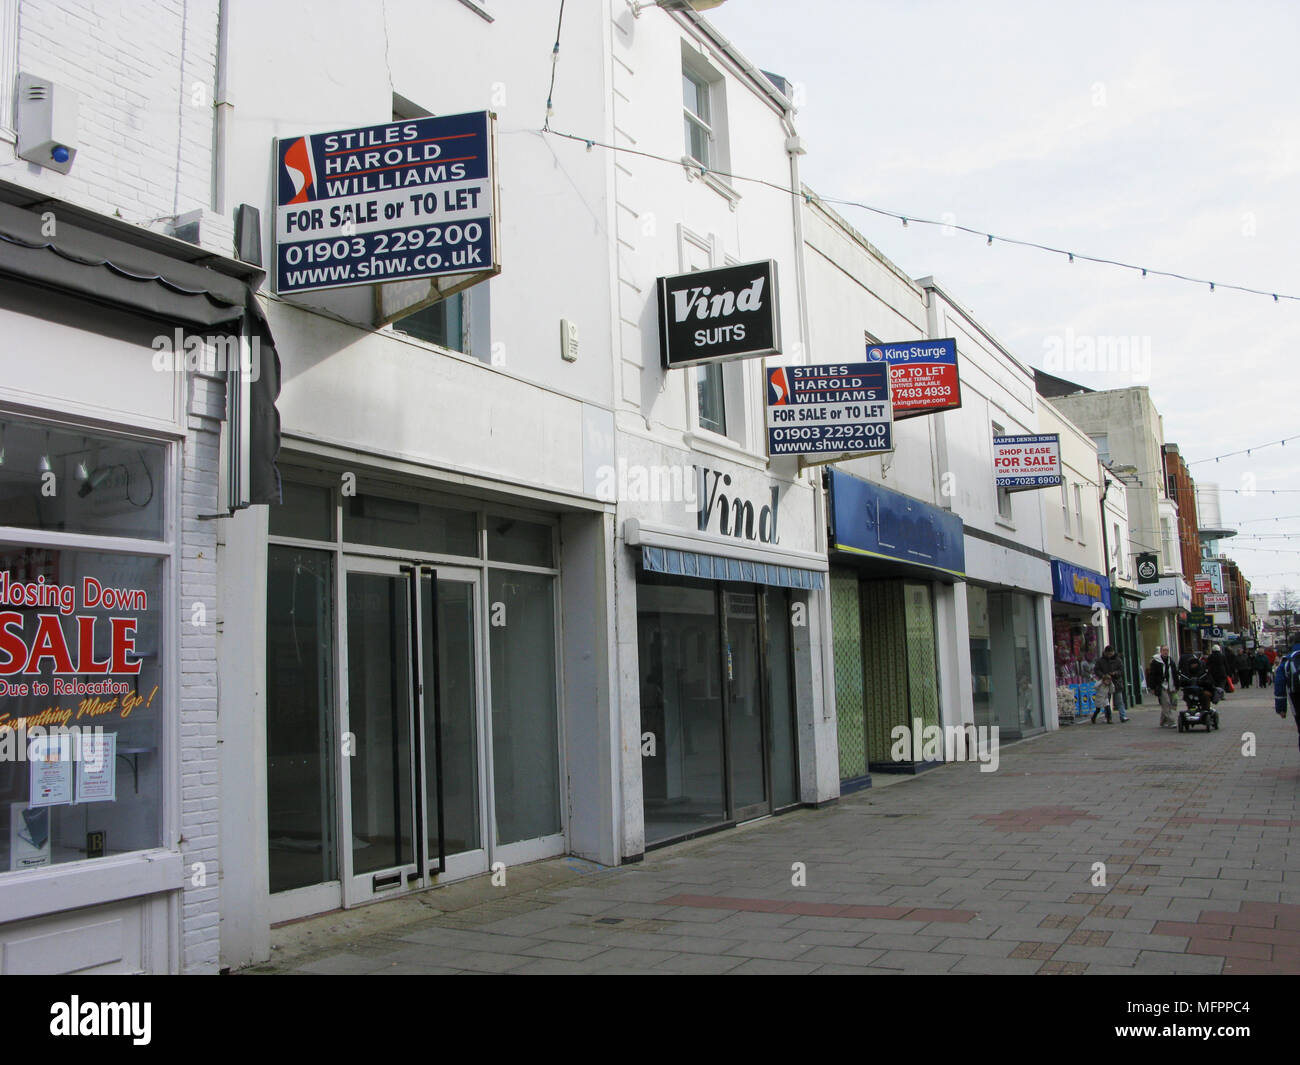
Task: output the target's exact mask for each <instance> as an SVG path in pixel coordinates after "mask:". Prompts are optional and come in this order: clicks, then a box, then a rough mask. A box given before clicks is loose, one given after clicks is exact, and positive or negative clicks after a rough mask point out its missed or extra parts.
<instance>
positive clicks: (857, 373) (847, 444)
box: [767, 362, 894, 455]
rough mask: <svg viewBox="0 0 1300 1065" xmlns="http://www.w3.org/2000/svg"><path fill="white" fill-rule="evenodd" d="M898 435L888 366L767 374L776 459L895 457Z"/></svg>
mask: <svg viewBox="0 0 1300 1065" xmlns="http://www.w3.org/2000/svg"><path fill="white" fill-rule="evenodd" d="M893 429H894V419H893V409H892V407H891V406H890V402H889V367H888V366H886V365H885V364H884V363H870V362H858V363H845V364H841V365H838V366H781V367H777V368H773V369H769V370H768V371H767V450H768V454H770V455H825V454H838V453H846V454H847V453H859V454H860V453H864V452H867V453H870V452H877V451H892V450H893V447H894V442H893V435H894V434H893Z"/></svg>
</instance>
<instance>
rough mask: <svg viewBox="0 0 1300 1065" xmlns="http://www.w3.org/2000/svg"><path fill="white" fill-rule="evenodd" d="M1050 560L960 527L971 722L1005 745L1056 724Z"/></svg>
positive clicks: (1003, 541)
mask: <svg viewBox="0 0 1300 1065" xmlns="http://www.w3.org/2000/svg"><path fill="white" fill-rule="evenodd" d="M1049 561H1050V560H1049V559H1048V558H1047V556H1045V555H1041V554H1040V553H1038V552H1032V553H1031V552H1029V551H1027V550H1023V549H1021V548H1019V547H1017V546H1015V545H1013V544H1012V543H1011V542H1010V541H1006V540H1003V539H1002V538H1000V537H996V538H995V537H990V536H987V535H985V534H981V533H980V532H978V531H977V530H974V529H972V528H971V527H970V526H967V527H966V580H967V583H966V618H967V625H968V639H969V654H970V676H971V698H972V703H973V711H974V721H975V724H976V725H977V726H982V727H993V726H996V727H997V728H998V729H999V736H1000V737H1001V739H1002V740H1003V741H1004V742H1005V741H1007V740H1015V739H1021V738H1023V737H1025V736H1030V735H1034V734H1035V733H1038V732H1041V731H1042V730H1043V729H1045V728H1050V727H1055V724H1056V692H1055V683H1054V673H1053V663H1052V643H1051V642H1050V641H1051V634H1052V626H1051V610H1050V604H1051V590H1052V578H1051V567H1050V566H1049V564H1048V563H1049ZM1048 706H1051V707H1052V713H1051V716H1050V719H1049V717H1048V715H1047V714H1046V713H1045V708H1046V707H1048Z"/></svg>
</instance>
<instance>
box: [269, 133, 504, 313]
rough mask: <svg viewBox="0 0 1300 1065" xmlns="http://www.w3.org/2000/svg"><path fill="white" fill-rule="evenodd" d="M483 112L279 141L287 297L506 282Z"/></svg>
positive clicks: (281, 287)
mask: <svg viewBox="0 0 1300 1065" xmlns="http://www.w3.org/2000/svg"><path fill="white" fill-rule="evenodd" d="M493 132H494V123H493V116H492V115H491V114H489V113H488V112H486V111H474V112H470V113H468V114H462V115H442V116H439V117H437V118H433V117H430V118H415V119H408V120H405V121H402V122H389V123H385V124H383V125H379V126H366V127H362V128H358V129H344V130H336V131H334V132H332V133H315V134H310V135H307V136H302V137H286V138H282V139H280V140H277V141H276V144H275V162H276V179H275V182H276V198H275V289H276V291H277V292H279V293H290V292H313V291H318V290H320V289H332V288H346V287H349V286H352V285H372V284H377V283H380V282H389V281H412V280H416V279H418V278H433V277H443V276H447V275H453V274H489V275H490V274H492V273H496V272H498V271H499V269H500V267H499V264H498V263H497V249H496V226H495V219H496V178H495V173H494V156H495V151H494V146H493Z"/></svg>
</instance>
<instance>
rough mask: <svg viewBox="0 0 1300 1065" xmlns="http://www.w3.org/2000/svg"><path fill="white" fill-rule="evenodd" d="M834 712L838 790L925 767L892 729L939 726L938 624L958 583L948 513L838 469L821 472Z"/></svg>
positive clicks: (956, 546) (959, 558) (957, 540)
mask: <svg viewBox="0 0 1300 1065" xmlns="http://www.w3.org/2000/svg"><path fill="white" fill-rule="evenodd" d="M827 484H828V487H829V492H830V495H829V501H828V507H829V519H830V521H829V527H830V530H829V532H830V534H829V541H830V552H831V554H830V558H831V573H830V589H831V615H832V625H833V639H834V668H835V706H836V718H837V722H836V725H837V735H838V746H839V773H840V780H841V784H840V787H841V790H842V791H852V790H856V789H857V788H860V787H864V786H868V785H869V784H870V780H871V773H873V772H886V773H893V772H916V771H917V770H918V769H921V768H924V767H925V766H926V765H931V764H936V763H934V762H927V761H926V760H924V758H918V757H916V753H917V747H916V745H914V744H910V743H909V744H903V745H901V746H900V745H899V744H898V743H897V739H896V737H897V735H898V734H897V733H896V732H895V730H896V729H897V728H899V727H904V728H906V729H907V730H908V735H911V734H912V733H913V732H914V731H915V730H916V729H917V723H918V722H919V723H920V728H921V729H925V728H926V727H928V726H938V725H941V724H942V723H943V720H942V719H943V717H944V713H943V708H942V698H941V686H940V673H941V670H940V657H941V643H942V641H941V640H940V638H939V634H938V621H937V619H938V618H939V617H940V616H941V615H944V613H945V612H948V613H950V612H951V610H952V600H953V590H952V589H953V585H954V583H955V582H959V581H961V580H962V579H963V574H964V565H965V557H964V552H963V545H962V523H961V519H960V518H958V517H956V516H955V515H953V514H951V513H949V512H947V511H944V510H940V509H939V508H938V507H934V506H931V505H929V504H927V503H924V502H922V501H920V500H917V499H913V498H911V497H909V496H906V495H903V494H902V493H899V492H894V491H891V490H890V489H887V488H883V487H881V486H880V485H876V484H872V483H870V482H868V481H864V480H861V479H860V478H857V477H853V476H851V475H849V474H847V473H844V472H842V471H840V470H835V469H832V470H829V471H828V473H827Z"/></svg>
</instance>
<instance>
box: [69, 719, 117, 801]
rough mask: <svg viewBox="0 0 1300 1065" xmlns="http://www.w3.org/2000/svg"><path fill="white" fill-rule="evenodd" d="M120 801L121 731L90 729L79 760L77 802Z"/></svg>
mask: <svg viewBox="0 0 1300 1065" xmlns="http://www.w3.org/2000/svg"><path fill="white" fill-rule="evenodd" d="M116 801H117V733H116V732H103V731H101V730H96V731H95V732H88V733H86V735H85V736H84V737H83V738H82V741H81V757H80V758H79V759H78V760H77V802H116Z"/></svg>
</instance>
